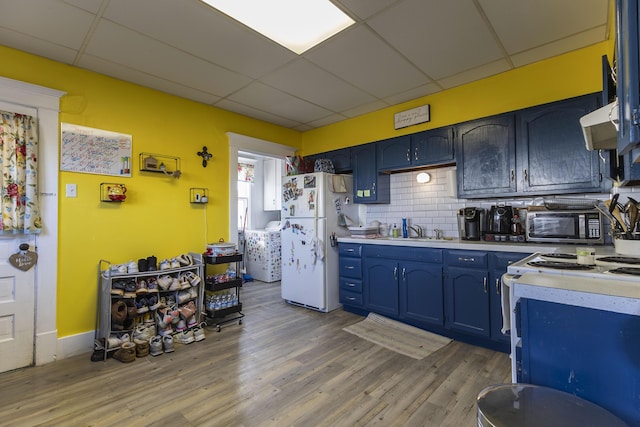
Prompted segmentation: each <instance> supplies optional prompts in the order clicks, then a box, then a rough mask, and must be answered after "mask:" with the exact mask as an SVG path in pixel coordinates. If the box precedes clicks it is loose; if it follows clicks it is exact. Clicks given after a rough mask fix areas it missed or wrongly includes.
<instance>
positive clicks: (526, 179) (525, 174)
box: [522, 169, 529, 182]
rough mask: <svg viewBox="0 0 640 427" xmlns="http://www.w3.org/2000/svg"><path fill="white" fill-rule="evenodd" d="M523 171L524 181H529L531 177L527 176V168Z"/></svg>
mask: <svg viewBox="0 0 640 427" xmlns="http://www.w3.org/2000/svg"><path fill="white" fill-rule="evenodd" d="M522 173H523V175H524V182H527V181H528V180H529V178H528V177H527V175H528V174H527V170H526V169H525V170H524V171H523V172H522Z"/></svg>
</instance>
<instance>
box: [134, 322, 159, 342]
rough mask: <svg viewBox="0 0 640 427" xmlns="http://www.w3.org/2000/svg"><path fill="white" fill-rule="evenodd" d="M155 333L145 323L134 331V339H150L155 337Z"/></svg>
mask: <svg viewBox="0 0 640 427" xmlns="http://www.w3.org/2000/svg"><path fill="white" fill-rule="evenodd" d="M154 335H155V333H154V331H153V329H152V328H150V327H148V326H144V325H142V326H138V327H136V329H135V330H134V331H133V341H135V340H138V341H139V340H143V341H149V340H150V339H151V338H153V336H154Z"/></svg>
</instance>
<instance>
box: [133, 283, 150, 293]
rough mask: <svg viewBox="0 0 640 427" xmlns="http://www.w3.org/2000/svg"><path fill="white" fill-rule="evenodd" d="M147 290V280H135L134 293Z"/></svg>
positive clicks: (146, 291)
mask: <svg viewBox="0 0 640 427" xmlns="http://www.w3.org/2000/svg"><path fill="white" fill-rule="evenodd" d="M148 292H149V288H147V282H146V281H145V280H144V279H139V280H138V281H137V282H136V294H138V295H140V294H146V293H148Z"/></svg>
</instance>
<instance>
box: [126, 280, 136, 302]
mask: <svg viewBox="0 0 640 427" xmlns="http://www.w3.org/2000/svg"><path fill="white" fill-rule="evenodd" d="M124 296H125V297H127V298H135V297H136V282H135V280H129V281H128V282H126V283H125V284H124Z"/></svg>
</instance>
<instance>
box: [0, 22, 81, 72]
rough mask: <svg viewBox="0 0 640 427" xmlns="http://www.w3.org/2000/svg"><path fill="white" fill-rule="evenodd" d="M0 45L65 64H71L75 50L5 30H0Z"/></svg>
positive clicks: (75, 53) (76, 52)
mask: <svg viewBox="0 0 640 427" xmlns="http://www.w3.org/2000/svg"><path fill="white" fill-rule="evenodd" d="M0 14H1V13H0ZM0 43H1V44H3V45H5V46H10V47H12V48H14V49H19V50H22V51H24V52H28V53H32V54H34V55H39V56H42V57H43V58H49V59H53V60H55V61H58V62H63V63H65V64H72V63H73V61H74V59H75V57H76V55H77V54H78V51H77V50H74V49H71V48H68V47H64V46H60V45H57V44H55V43H52V42H50V41H48V40H42V39H37V38H35V37H31V36H28V35H25V34H21V33H18V32H16V31H13V30H8V29H6V28H0Z"/></svg>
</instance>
